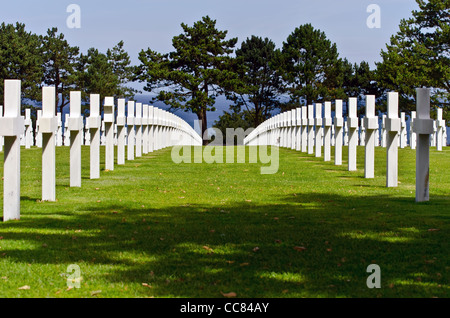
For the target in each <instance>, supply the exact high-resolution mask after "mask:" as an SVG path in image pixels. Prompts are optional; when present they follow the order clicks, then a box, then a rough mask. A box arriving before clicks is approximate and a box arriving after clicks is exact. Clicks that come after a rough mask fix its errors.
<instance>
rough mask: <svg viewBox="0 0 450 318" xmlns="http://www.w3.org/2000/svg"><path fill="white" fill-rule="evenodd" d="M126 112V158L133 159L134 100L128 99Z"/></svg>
mask: <svg viewBox="0 0 450 318" xmlns="http://www.w3.org/2000/svg"><path fill="white" fill-rule="evenodd" d="M127 110H128V114H127V135H128V142H127V144H128V146H127V159H128V160H134V144H135V140H134V139H135V130H134V101H128V108H127Z"/></svg>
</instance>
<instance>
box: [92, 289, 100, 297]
mask: <svg viewBox="0 0 450 318" xmlns="http://www.w3.org/2000/svg"><path fill="white" fill-rule="evenodd" d="M101 292H102V291H101V290H94V291H93V292H91V296H95V295H98V294H100V293H101Z"/></svg>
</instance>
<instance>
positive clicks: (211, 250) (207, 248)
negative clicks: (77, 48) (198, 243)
mask: <svg viewBox="0 0 450 318" xmlns="http://www.w3.org/2000/svg"><path fill="white" fill-rule="evenodd" d="M203 248H204V249H205V250H207V251H208V252H211V253H214V250H213V249H212V248H211V247H209V246H206V245H205V246H203Z"/></svg>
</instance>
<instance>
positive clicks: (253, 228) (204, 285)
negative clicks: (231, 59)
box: [0, 193, 450, 297]
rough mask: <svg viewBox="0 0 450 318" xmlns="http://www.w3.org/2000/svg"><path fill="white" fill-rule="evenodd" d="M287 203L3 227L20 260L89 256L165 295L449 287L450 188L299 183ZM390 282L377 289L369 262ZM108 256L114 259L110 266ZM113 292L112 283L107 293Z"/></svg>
mask: <svg viewBox="0 0 450 318" xmlns="http://www.w3.org/2000/svg"><path fill="white" fill-rule="evenodd" d="M281 200H282V202H285V203H284V204H271V205H267V204H264V205H262V204H258V203H256V202H242V203H239V202H235V203H233V204H229V205H226V206H223V207H218V206H217V205H185V206H181V205H180V206H168V207H166V208H163V209H152V208H144V207H143V208H140V209H130V208H128V207H127V206H126V205H125V203H124V205H120V204H113V205H108V206H105V205H102V207H101V208H99V207H98V206H95V205H91V204H87V205H85V206H80V207H79V212H76V213H68V212H61V213H53V212H52V213H48V214H46V213H43V212H24V213H23V217H22V220H21V222H9V223H5V224H3V226H2V228H1V230H0V236H1V237H2V238H3V239H4V240H9V241H18V242H22V241H26V242H28V243H30V244H31V245H32V247H30V248H28V249H24V248H7V247H3V248H2V250H1V252H2V253H3V255H2V256H1V257H0V259H1V258H8V259H9V260H10V261H11V262H13V263H14V262H24V263H39V264H54V265H56V264H82V265H80V266H81V270H82V273H83V277H84V281H90V280H100V281H106V282H109V283H119V282H120V283H124V284H133V283H135V284H138V285H139V286H140V285H141V284H142V283H148V284H150V285H151V286H152V288H151V289H148V288H143V290H140V291H139V292H138V294H140V295H143V296H145V295H152V296H155V297H222V295H221V292H224V293H225V292H231V291H232V292H235V293H237V295H238V297H431V296H438V297H447V296H448V295H449V292H450V287H449V278H448V277H449V275H448V271H449V267H448V264H450V262H449V251H450V249H449V243H448V242H449V241H450V237H449V233H450V231H449V230H450V228H449V224H450V222H449V221H450V215H449V213H448V212H446V211H444V210H443V209H442V208H441V207H442V206H448V205H447V204H448V200H449V198H448V197H435V198H433V202H428V203H425V204H416V203H414V200H413V199H405V198H396V197H392V196H376V197H370V196H369V197H368V196H365V197H358V196H352V197H344V196H337V195H331V194H317V193H308V194H300V193H299V194H298V195H294V196H285V197H282V198H281ZM371 263H376V264H378V265H379V266H380V268H381V277H382V288H381V289H369V288H367V286H366V279H367V277H368V276H369V275H370V273H367V272H366V268H367V266H368V265H369V264H371ZM104 265H107V266H108V268H109V269H107V270H105V269H103V270H102V269H101V268H104ZM105 295H107V294H105Z"/></svg>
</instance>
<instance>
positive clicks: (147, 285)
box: [142, 283, 152, 288]
mask: <svg viewBox="0 0 450 318" xmlns="http://www.w3.org/2000/svg"><path fill="white" fill-rule="evenodd" d="M142 286H145V287H148V288H152V285H149V284H147V283H142Z"/></svg>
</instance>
